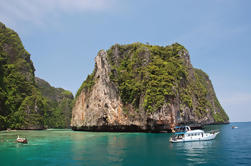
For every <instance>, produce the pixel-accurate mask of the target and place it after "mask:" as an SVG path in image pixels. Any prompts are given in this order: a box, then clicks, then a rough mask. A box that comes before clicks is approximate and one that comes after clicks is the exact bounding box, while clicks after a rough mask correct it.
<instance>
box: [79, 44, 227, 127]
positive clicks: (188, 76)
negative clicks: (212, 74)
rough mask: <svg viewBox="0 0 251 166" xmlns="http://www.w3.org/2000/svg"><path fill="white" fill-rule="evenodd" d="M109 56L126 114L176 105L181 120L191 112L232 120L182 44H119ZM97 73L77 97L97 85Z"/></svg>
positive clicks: (208, 81)
mask: <svg viewBox="0 0 251 166" xmlns="http://www.w3.org/2000/svg"><path fill="white" fill-rule="evenodd" d="M107 54H108V62H109V65H110V70H111V72H110V80H111V81H112V82H114V83H115V85H116V86H117V88H118V90H119V95H120V97H121V100H122V102H123V105H124V111H125V113H126V112H128V108H129V107H128V106H130V108H131V106H132V107H133V109H130V110H136V111H137V110H142V108H143V110H144V111H145V112H146V113H149V114H151V113H153V112H156V111H159V110H161V109H162V108H163V106H168V105H169V104H174V103H175V102H176V103H178V105H179V112H180V114H179V115H180V116H181V117H184V116H185V110H186V109H189V110H191V111H192V114H193V116H195V117H196V118H197V119H203V118H205V117H208V118H210V117H212V118H213V122H214V123H222V122H227V121H228V116H227V115H226V113H225V111H224V110H223V108H222V107H221V105H220V103H219V102H218V100H217V98H216V95H215V92H214V89H213V87H212V84H211V81H210V79H209V77H208V75H207V74H206V73H204V72H203V71H202V70H200V69H195V68H193V67H192V65H191V63H190V56H189V54H188V51H187V50H186V49H185V48H184V47H183V46H182V45H180V44H178V43H175V44H172V45H170V46H154V45H149V44H142V43H133V44H128V45H119V44H116V45H114V46H112V47H111V48H110V49H109V50H107ZM95 70H96V69H95ZM95 70H94V71H93V73H92V74H91V75H90V76H88V78H87V80H86V81H85V82H83V84H82V86H81V88H80V89H79V91H78V93H77V96H78V95H79V94H80V92H81V91H82V90H83V89H85V90H90V89H91V87H92V86H93V85H94V83H95V80H94V76H95ZM140 108H141V109H140ZM210 123H212V122H210Z"/></svg>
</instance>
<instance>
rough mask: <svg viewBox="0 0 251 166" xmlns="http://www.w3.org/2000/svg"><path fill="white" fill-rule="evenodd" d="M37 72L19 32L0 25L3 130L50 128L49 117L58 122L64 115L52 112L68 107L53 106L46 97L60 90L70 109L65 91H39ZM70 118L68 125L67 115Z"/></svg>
mask: <svg viewBox="0 0 251 166" xmlns="http://www.w3.org/2000/svg"><path fill="white" fill-rule="evenodd" d="M34 71H35V69H34V66H33V63H32V61H31V59H30V54H29V53H28V52H27V51H26V50H25V49H24V47H23V44H22V42H21V40H20V38H19V37H18V35H17V33H16V32H14V31H13V30H11V29H9V28H6V27H5V25H3V24H2V23H0V130H2V129H6V128H15V129H29V128H30V129H42V128H44V127H48V126H49V125H48V123H49V121H50V120H49V119H50V118H54V120H53V121H54V122H55V123H56V122H57V119H60V118H61V116H64V115H62V114H60V115H59V116H54V115H56V113H53V114H51V111H54V110H57V111H58V112H60V111H61V112H62V109H63V107H64V106H66V105H67V104H65V103H64V102H63V103H64V104H63V103H62V104H58V103H57V102H55V103H53V104H51V103H52V102H51V101H50V100H51V98H46V97H45V94H47V93H49V94H50V95H51V96H53V95H55V94H53V93H54V92H56V91H57V92H59V93H60V94H61V93H62V94H61V96H68V98H67V97H66V98H67V102H69V104H68V105H69V108H67V109H68V110H69V109H71V101H72V98H73V97H72V94H70V92H69V91H64V90H63V89H57V90H55V91H52V92H53V93H51V91H50V90H48V89H47V90H48V91H46V90H45V91H43V90H44V89H46V87H45V88H44V89H43V88H41V89H39V88H38V85H36V83H35V77H34ZM55 89H56V88H55ZM41 92H42V94H41ZM52 98H55V97H52ZM69 98H71V99H69ZM68 99H69V101H68ZM63 100H64V99H63ZM68 105H67V107H68ZM64 111H66V110H64ZM66 112H67V111H66ZM69 112H71V111H69ZM67 118H68V119H67V123H68V126H69V121H70V120H69V115H68V112H67ZM64 122H65V121H64ZM60 123H61V121H60ZM62 123H63V122H62ZM61 126H63V125H61ZM49 127H54V126H53V125H52V126H49ZM64 127H65V125H64Z"/></svg>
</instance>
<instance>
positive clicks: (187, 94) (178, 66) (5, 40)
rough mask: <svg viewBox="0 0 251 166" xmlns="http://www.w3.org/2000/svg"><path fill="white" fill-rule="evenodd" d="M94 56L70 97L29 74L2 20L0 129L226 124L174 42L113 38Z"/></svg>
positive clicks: (203, 80) (204, 81)
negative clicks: (89, 70) (117, 40)
mask: <svg viewBox="0 0 251 166" xmlns="http://www.w3.org/2000/svg"><path fill="white" fill-rule="evenodd" d="M95 61H96V64H95V68H94V71H93V72H92V73H91V74H90V75H88V77H87V79H86V80H85V81H84V82H83V84H82V85H81V87H80V88H79V90H78V92H77V94H76V96H75V98H74V97H73V95H72V93H71V92H70V91H67V90H64V89H62V88H54V87H52V86H51V85H50V84H49V83H48V82H46V81H45V80H43V79H41V78H37V77H35V74H34V71H35V67H34V66H33V63H32V61H31V59H30V54H29V53H28V52H27V51H26V50H25V49H24V46H23V44H22V42H21V40H20V38H19V36H18V34H17V33H16V32H15V31H13V30H11V29H9V28H7V27H6V26H5V25H4V24H3V23H0V130H5V129H7V128H10V129H22V130H26V129H46V128H69V127H70V125H71V127H72V129H73V130H83V131H139V132H141V131H143V132H145V131H150V132H161V131H171V130H172V129H173V128H174V126H176V125H182V124H186V125H191V126H192V127H193V126H194V127H198V126H201V125H207V124H220V123H228V122H229V118H228V116H227V114H226V113H225V111H224V109H223V108H222V106H221V105H220V103H219V101H218V99H217V97H216V94H215V92H214V89H213V86H212V83H211V81H210V79H209V77H208V75H207V74H206V73H204V72H203V71H202V70H200V69H196V68H193V66H192V64H191V62H190V56H189V53H188V51H187V50H186V49H185V48H184V47H183V46H182V45H180V44H178V43H175V44H172V45H169V46H155V45H150V44H142V43H132V44H128V45H119V44H116V45H113V46H112V47H111V48H110V49H109V50H106V51H105V50H101V51H99V53H98V55H97V57H96V58H95Z"/></svg>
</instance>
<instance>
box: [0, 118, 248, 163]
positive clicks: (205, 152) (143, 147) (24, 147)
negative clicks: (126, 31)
mask: <svg viewBox="0 0 251 166" xmlns="http://www.w3.org/2000/svg"><path fill="white" fill-rule="evenodd" d="M232 125H236V126H238V129H232V128H231V126H232ZM211 129H218V130H220V134H219V135H217V137H216V139H215V140H212V141H204V142H187V143H176V144H172V143H169V141H168V140H169V137H170V136H171V134H165V133H162V134H154V133H103V132H100V133H94V132H75V131H71V130H44V131H11V132H7V131H1V132H0V166H9V165H10V166H15V165H18V166H24V165H25V166H26V165H27V166H30V165H35V166H41V165H51V166H54V165H60V166H63V165H69V166H75V165H77V166H80V165H81V166H82V165H83V166H85V165H90V166H112V165H116V166H120V165H121V166H122V165H123V166H148V165H152V166H159V165H209V166H212V165H220V166H222V165H251V122H248V123H233V124H229V125H216V126H208V127H207V128H206V130H211ZM17 135H20V136H26V137H27V138H28V140H29V143H28V144H18V143H16V142H15V139H16V137H17Z"/></svg>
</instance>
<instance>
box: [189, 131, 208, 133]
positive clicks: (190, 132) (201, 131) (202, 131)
mask: <svg viewBox="0 0 251 166" xmlns="http://www.w3.org/2000/svg"><path fill="white" fill-rule="evenodd" d="M187 133H204V131H203V130H190V131H187Z"/></svg>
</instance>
